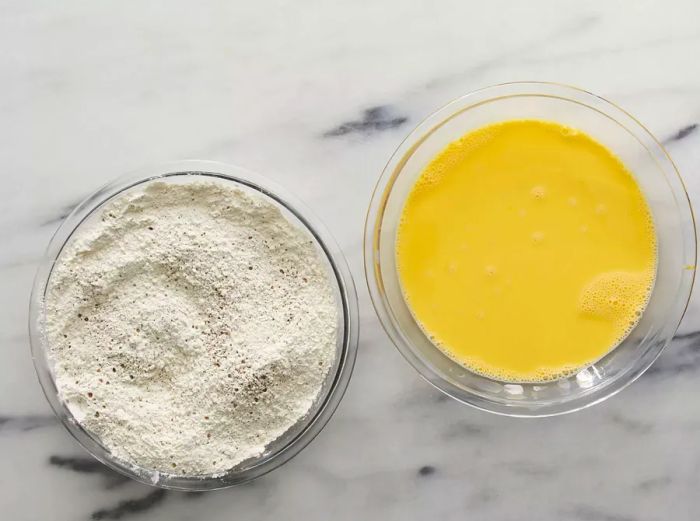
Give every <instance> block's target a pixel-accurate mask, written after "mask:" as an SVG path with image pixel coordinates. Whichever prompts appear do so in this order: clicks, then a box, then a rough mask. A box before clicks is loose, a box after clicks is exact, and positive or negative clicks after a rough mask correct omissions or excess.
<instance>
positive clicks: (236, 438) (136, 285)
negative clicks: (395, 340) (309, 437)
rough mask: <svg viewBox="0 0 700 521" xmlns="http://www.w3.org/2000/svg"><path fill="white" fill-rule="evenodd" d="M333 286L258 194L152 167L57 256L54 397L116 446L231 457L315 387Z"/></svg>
mask: <svg viewBox="0 0 700 521" xmlns="http://www.w3.org/2000/svg"><path fill="white" fill-rule="evenodd" d="M228 184H229V185H231V183H228ZM334 288H335V286H334V283H333V282H332V276H331V273H330V270H329V269H328V267H327V264H326V261H325V259H323V257H322V254H321V253H320V252H319V251H318V248H317V246H316V245H315V244H314V243H313V241H312V240H311V237H310V235H309V234H308V233H306V232H305V231H302V230H300V229H298V228H297V227H296V226H294V225H293V224H292V223H290V222H289V221H288V220H287V219H286V218H285V217H284V216H283V215H282V213H281V212H280V211H279V210H278V208H277V207H276V206H275V205H273V204H272V203H271V202H269V201H267V200H265V199H264V198H263V197H262V196H259V195H257V194H249V193H247V192H243V191H241V190H240V189H238V188H236V187H234V186H227V185H226V184H225V183H223V182H219V181H214V180H204V179H201V180H196V181H191V182H186V183H178V182H169V181H150V182H147V183H145V184H144V185H142V187H140V188H136V189H132V190H130V191H128V192H126V193H124V194H121V195H120V196H117V197H116V198H115V199H113V200H112V201H110V202H109V203H107V204H106V205H105V206H104V207H103V208H102V209H101V210H100V211H99V213H98V214H97V215H96V216H95V217H94V218H92V219H91V220H89V221H87V222H85V223H84V224H83V225H81V226H80V227H79V228H78V230H77V231H76V232H75V233H74V236H73V238H71V240H70V241H69V243H68V244H67V245H66V247H65V248H64V249H63V251H62V253H61V255H60V256H59V258H58V260H57V262H56V264H55V266H54V269H53V272H52V274H51V278H50V280H49V286H48V291H47V294H46V324H45V327H46V334H47V338H48V342H49V346H50V357H51V361H52V364H53V367H54V372H55V376H56V384H57V387H58V390H59V394H60V397H61V398H62V399H63V400H64V401H65V402H66V404H67V405H68V407H69V409H70V410H71V412H72V413H73V414H74V416H75V417H76V419H77V420H78V421H79V422H80V423H81V424H82V425H83V426H84V427H85V428H86V429H87V430H88V431H90V432H92V433H93V434H94V435H96V436H97V437H98V438H99V439H100V440H101V442H102V443H103V444H104V445H105V446H106V447H107V448H108V449H109V450H110V451H111V452H112V454H114V455H115V456H117V457H118V458H121V459H122V460H125V461H127V462H130V463H133V464H136V465H139V466H142V467H145V468H149V469H154V470H158V471H161V472H168V473H172V474H179V475H203V474H217V473H221V472H224V471H226V470H227V469H229V468H231V467H233V466H235V465H236V464H238V463H240V462H242V461H244V460H246V459H248V458H251V457H255V456H258V455H260V454H261V453H263V452H264V450H265V448H266V446H268V445H269V444H270V443H272V442H273V441H274V440H276V439H277V438H279V437H280V436H281V435H283V434H284V433H285V432H286V431H287V430H288V429H289V428H290V427H292V426H293V425H294V424H295V423H297V422H298V421H299V420H300V419H301V418H303V417H304V416H305V415H306V414H307V413H308V412H309V410H310V409H311V408H312V406H313V404H314V403H315V401H316V399H317V398H318V396H319V393H320V392H321V389H322V387H323V385H324V382H325V380H326V377H327V376H328V374H329V371H330V369H331V368H332V367H333V365H334V362H335V353H336V339H337V335H338V309H337V304H336V298H335V294H334V291H335V289H334Z"/></svg>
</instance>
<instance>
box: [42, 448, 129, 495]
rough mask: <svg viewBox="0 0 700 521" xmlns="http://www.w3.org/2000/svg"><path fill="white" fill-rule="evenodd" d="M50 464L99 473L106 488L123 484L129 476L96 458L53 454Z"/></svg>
mask: <svg viewBox="0 0 700 521" xmlns="http://www.w3.org/2000/svg"><path fill="white" fill-rule="evenodd" d="M49 464H50V465H52V466H54V467H58V468H60V469H65V470H70V471H72V472H77V473H80V474H99V475H101V476H104V478H105V488H107V489H112V488H116V487H119V486H121V485H123V484H124V483H126V482H128V481H129V478H127V477H126V476H123V475H122V474H119V473H118V472H115V471H113V470H112V469H110V468H109V467H107V466H105V465H103V464H102V463H100V462H99V461H97V460H96V459H94V458H82V457H64V456H51V457H50V458H49Z"/></svg>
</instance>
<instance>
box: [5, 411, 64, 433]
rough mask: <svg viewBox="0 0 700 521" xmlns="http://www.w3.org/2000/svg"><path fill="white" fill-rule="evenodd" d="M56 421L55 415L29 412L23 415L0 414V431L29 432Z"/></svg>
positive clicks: (50, 425)
mask: <svg viewBox="0 0 700 521" xmlns="http://www.w3.org/2000/svg"><path fill="white" fill-rule="evenodd" d="M57 423H58V420H57V419H56V417H55V416H46V415H41V414H29V415H25V416H0V433H2V432H6V431H15V432H17V431H19V432H29V431H33V430H34V429H40V428H42V427H53V426H54V425H56V424H57Z"/></svg>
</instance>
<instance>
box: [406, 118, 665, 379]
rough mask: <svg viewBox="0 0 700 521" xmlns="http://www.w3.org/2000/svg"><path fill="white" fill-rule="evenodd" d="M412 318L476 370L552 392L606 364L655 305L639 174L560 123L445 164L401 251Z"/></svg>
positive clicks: (467, 150)
mask: <svg viewBox="0 0 700 521" xmlns="http://www.w3.org/2000/svg"><path fill="white" fill-rule="evenodd" d="M396 256H397V265H398V272H399V279H400V282H401V286H402V290H403V293H404V297H405V299H406V302H407V304H408V306H409V308H410V310H411V312H412V313H413V316H414V318H415V319H416V321H417V322H418V323H419V324H420V326H421V327H422V329H423V330H424V332H425V333H426V334H427V335H428V336H429V337H430V338H431V340H432V341H433V343H434V344H435V345H437V346H438V347H439V348H441V349H442V350H443V351H444V352H445V353H446V354H448V355H449V356H451V357H452V358H453V359H455V360H456V361H458V362H460V363H461V364H462V365H464V366H465V367H466V368H468V369H470V370H472V371H474V372H476V373H479V374H482V375H485V376H489V377H491V378H495V379H497V380H502V381H507V382H537V381H549V380H554V379H557V378H560V377H563V376H567V375H570V374H572V373H573V372H575V371H576V370H578V369H580V368H582V367H585V366H587V365H590V364H591V363H593V362H595V361H596V360H598V359H600V358H601V357H603V356H604V355H605V354H607V353H608V352H609V351H611V350H612V349H613V348H614V347H615V346H617V345H618V344H619V343H620V342H621V341H622V340H623V339H624V338H625V336H627V334H628V333H629V331H630V330H631V329H632V327H633V326H634V325H635V324H636V322H637V320H638V319H639V316H640V314H641V313H642V311H643V310H644V307H645V306H646V303H647V300H648V298H649V294H650V292H651V288H652V286H653V282H654V276H655V271H656V234H655V231H654V225H653V221H652V217H651V212H650V210H649V207H648V205H647V203H646V201H645V199H644V196H643V195H642V192H641V191H640V188H639V186H638V185H637V183H636V182H635V180H634V178H633V176H632V174H631V173H630V172H629V171H628V170H627V169H626V168H625V166H624V165H623V164H622V163H621V162H620V160H619V159H617V158H616V157H615V156H614V155H613V154H612V153H611V152H610V151H609V150H608V149H606V148H605V147H604V146H603V145H601V144H599V143H598V142H596V141H594V140H593V139H592V138H591V137H589V136H588V135H586V134H584V133H582V132H579V131H576V130H574V129H571V128H569V127H564V126H562V125H559V124H557V123H551V122H545V121H536V120H515V121H506V122H503V123H498V124H494V125H490V126H487V127H484V128H481V129H478V130H475V131H473V132H470V133H468V134H466V135H465V136H463V137H462V138H461V139H459V140H457V141H455V142H453V143H451V144H450V145H448V146H447V147H446V148H445V149H444V150H443V151H442V152H440V153H439V154H438V155H437V156H436V157H435V158H434V159H433V160H432V162H431V163H430V164H429V165H428V166H427V167H426V169H425V170H424V171H423V172H422V174H421V175H420V177H419V179H418V181H417V182H416V184H415V186H414V187H413V189H412V191H411V193H410V195H409V196H408V198H407V200H406V202H405V206H404V208H403V213H402V217H401V222H400V224H399V228H398V233H397V243H396Z"/></svg>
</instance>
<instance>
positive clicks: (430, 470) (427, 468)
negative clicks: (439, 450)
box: [418, 465, 436, 477]
mask: <svg viewBox="0 0 700 521" xmlns="http://www.w3.org/2000/svg"><path fill="white" fill-rule="evenodd" d="M435 471H436V469H435V467H433V466H432V465H423V466H422V467H421V468H419V469H418V475H419V476H422V477H426V476H432V475H433V474H435Z"/></svg>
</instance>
